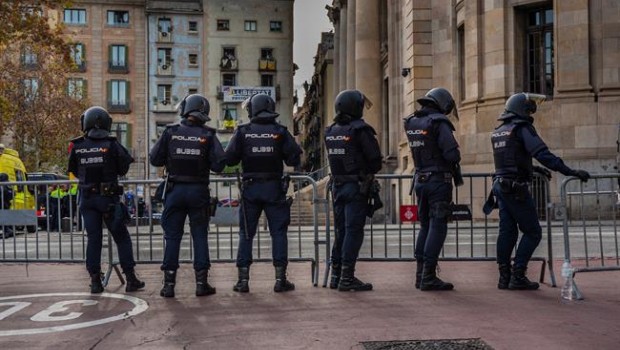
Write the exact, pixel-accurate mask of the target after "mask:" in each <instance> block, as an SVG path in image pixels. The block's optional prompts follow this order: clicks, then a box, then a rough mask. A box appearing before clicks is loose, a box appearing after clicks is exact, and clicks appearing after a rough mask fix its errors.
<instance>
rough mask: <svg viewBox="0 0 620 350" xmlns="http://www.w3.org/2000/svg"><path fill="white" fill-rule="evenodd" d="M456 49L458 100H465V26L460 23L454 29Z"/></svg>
mask: <svg viewBox="0 0 620 350" xmlns="http://www.w3.org/2000/svg"><path fill="white" fill-rule="evenodd" d="M456 50H457V55H458V57H457V59H458V62H457V63H458V74H459V82H458V83H459V85H458V88H459V90H458V93H459V96H458V98H459V100H460V101H463V100H465V26H464V25H460V26H459V27H458V28H457V30H456Z"/></svg>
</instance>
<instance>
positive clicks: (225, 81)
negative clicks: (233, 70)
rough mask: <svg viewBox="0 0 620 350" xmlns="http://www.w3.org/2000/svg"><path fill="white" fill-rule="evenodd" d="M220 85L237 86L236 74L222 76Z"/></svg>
mask: <svg viewBox="0 0 620 350" xmlns="http://www.w3.org/2000/svg"><path fill="white" fill-rule="evenodd" d="M222 85H223V86H236V85H237V74H222Z"/></svg>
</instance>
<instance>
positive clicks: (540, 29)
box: [525, 7, 554, 96]
mask: <svg viewBox="0 0 620 350" xmlns="http://www.w3.org/2000/svg"><path fill="white" fill-rule="evenodd" d="M526 31H527V32H526V45H527V51H526V60H525V61H526V72H527V73H526V79H527V81H526V82H525V86H526V87H527V89H528V91H529V92H535V93H539V94H544V95H548V96H551V95H553V88H554V82H553V80H554V52H553V8H551V7H545V8H542V9H535V10H530V11H528V12H527V29H526Z"/></svg>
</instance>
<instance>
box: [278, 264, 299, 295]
mask: <svg viewBox="0 0 620 350" xmlns="http://www.w3.org/2000/svg"><path fill="white" fill-rule="evenodd" d="M275 268H276V284H274V285H273V291H274V292H276V293H280V292H288V291H291V290H295V285H294V284H293V283H291V281H289V280H287V279H286V266H276V267H275Z"/></svg>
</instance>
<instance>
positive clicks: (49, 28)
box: [0, 0, 87, 171]
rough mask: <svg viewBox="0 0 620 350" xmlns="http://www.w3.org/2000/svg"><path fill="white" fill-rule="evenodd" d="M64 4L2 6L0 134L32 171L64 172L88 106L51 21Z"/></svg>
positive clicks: (43, 0) (53, 0)
mask: <svg viewBox="0 0 620 350" xmlns="http://www.w3.org/2000/svg"><path fill="white" fill-rule="evenodd" d="M65 4H66V1H59V0H47V1H46V0H41V1H34V0H32V1H15V0H10V1H2V2H0V20H1V21H2V23H3V26H0V67H3V69H2V70H1V71H0V115H2V119H1V120H0V133H1V134H2V135H9V137H10V138H11V139H12V144H13V147H14V148H16V149H17V150H18V151H19V153H20V155H21V158H22V160H23V161H24V163H25V165H26V167H27V169H28V170H29V171H40V170H50V171H63V169H64V164H65V163H66V158H67V144H68V140H69V139H70V138H71V137H72V136H75V135H78V134H79V132H80V123H79V116H80V114H81V112H82V111H83V110H84V109H85V108H86V106H87V104H86V102H87V101H86V99H85V98H84V97H85V93H84V91H82V88H81V87H80V86H79V84H76V81H71V82H69V80H68V79H69V77H70V75H71V73H72V72H73V71H75V67H76V66H75V64H74V63H73V61H72V59H71V55H70V52H71V43H70V42H67V41H65V40H64V38H63V37H62V26H61V25H59V24H55V23H54V20H53V18H50V17H48V14H49V13H52V11H54V10H58V9H61V8H62V7H63V6H64V5H65ZM56 13H58V12H56ZM68 92H71V93H72V96H71V95H70V94H69V93H68Z"/></svg>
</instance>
